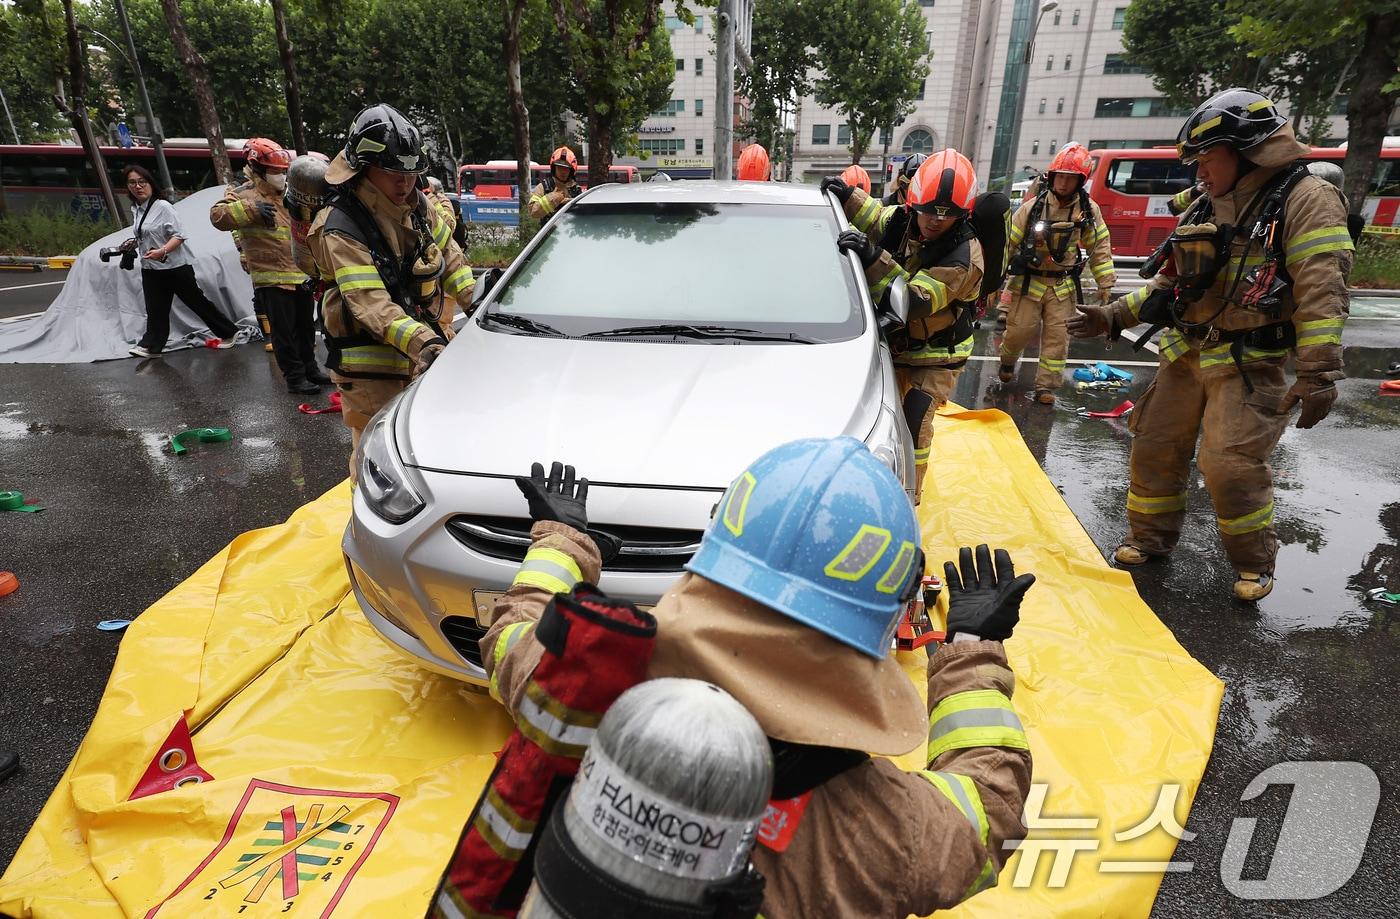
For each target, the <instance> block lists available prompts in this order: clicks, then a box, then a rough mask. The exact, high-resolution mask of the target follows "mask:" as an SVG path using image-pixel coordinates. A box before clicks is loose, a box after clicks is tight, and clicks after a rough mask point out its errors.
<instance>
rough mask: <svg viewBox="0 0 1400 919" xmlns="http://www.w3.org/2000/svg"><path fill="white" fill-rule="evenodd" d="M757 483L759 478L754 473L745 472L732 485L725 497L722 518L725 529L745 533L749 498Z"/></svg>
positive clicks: (735, 533)
mask: <svg viewBox="0 0 1400 919" xmlns="http://www.w3.org/2000/svg"><path fill="white" fill-rule="evenodd" d="M757 485H758V479H756V478H754V474H753V473H752V472H745V473H744V474H743V475H741V476H739V478H737V479H735V480H734V484H733V485H732V486H730V489H729V497H728V498H727V499H725V502H724V514H723V515H722V517H721V519H722V520H723V521H724V526H725V529H727V530H729V532H731V533H733V534H734V535H735V536H743V535H744V517H745V515H747V514H748V512H749V498H752V497H753V490H754V488H755V487H757Z"/></svg>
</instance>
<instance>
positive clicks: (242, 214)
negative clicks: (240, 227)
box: [228, 201, 252, 223]
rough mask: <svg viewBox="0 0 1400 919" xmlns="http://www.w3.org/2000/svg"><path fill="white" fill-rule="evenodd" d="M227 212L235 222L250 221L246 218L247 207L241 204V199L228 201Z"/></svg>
mask: <svg viewBox="0 0 1400 919" xmlns="http://www.w3.org/2000/svg"><path fill="white" fill-rule="evenodd" d="M228 212H229V213H230V214H232V215H233V220H234V222H235V223H251V222H252V221H251V220H250V219H249V218H248V208H247V207H246V206H245V205H244V204H243V202H242V201H232V202H229V206H228Z"/></svg>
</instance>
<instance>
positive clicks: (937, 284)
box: [909, 271, 948, 313]
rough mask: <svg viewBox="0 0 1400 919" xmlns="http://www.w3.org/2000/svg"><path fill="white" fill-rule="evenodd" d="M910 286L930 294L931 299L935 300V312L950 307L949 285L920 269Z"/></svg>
mask: <svg viewBox="0 0 1400 919" xmlns="http://www.w3.org/2000/svg"><path fill="white" fill-rule="evenodd" d="M909 286H910V287H911V288H914V289H915V290H922V291H925V292H926V293H927V294H928V298H929V300H931V301H933V312H935V313H937V312H939V311H940V310H945V309H947V308H948V285H946V284H944V283H943V282H942V281H940V280H938V279H937V278H935V277H933V276H931V275H928V274H925V273H924V272H922V271H920V272H919V273H918V274H916V275H914V277H913V278H912V279H911V280H910V281H909Z"/></svg>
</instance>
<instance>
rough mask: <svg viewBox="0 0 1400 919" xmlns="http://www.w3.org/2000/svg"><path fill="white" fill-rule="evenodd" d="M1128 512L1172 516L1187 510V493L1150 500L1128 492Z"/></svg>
mask: <svg viewBox="0 0 1400 919" xmlns="http://www.w3.org/2000/svg"><path fill="white" fill-rule="evenodd" d="M1128 510H1130V511H1133V512H1135V513H1138V514H1172V513H1175V512H1177V511H1184V510H1186V492H1184V491H1183V492H1182V493H1181V494H1179V495H1164V496H1163V497H1160V498H1149V497H1144V496H1142V495H1136V494H1133V493H1132V492H1131V491H1129V492H1128Z"/></svg>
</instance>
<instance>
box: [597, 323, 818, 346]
mask: <svg viewBox="0 0 1400 919" xmlns="http://www.w3.org/2000/svg"><path fill="white" fill-rule="evenodd" d="M664 335H673V336H675V337H677V338H701V339H709V338H738V339H741V340H743V341H790V342H796V343H799V344H804V345H817V344H821V339H818V338H811V337H809V336H807V335H799V334H798V333H796V332H760V331H758V330H757V329H739V328H732V327H730V326H723V325H686V324H684V323H663V324H660V325H633V326H624V327H622V328H620V329H603V330H602V331H600V332H589V333H588V334H586V335H583V336H581V337H583V338H650V337H654V336H664Z"/></svg>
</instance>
